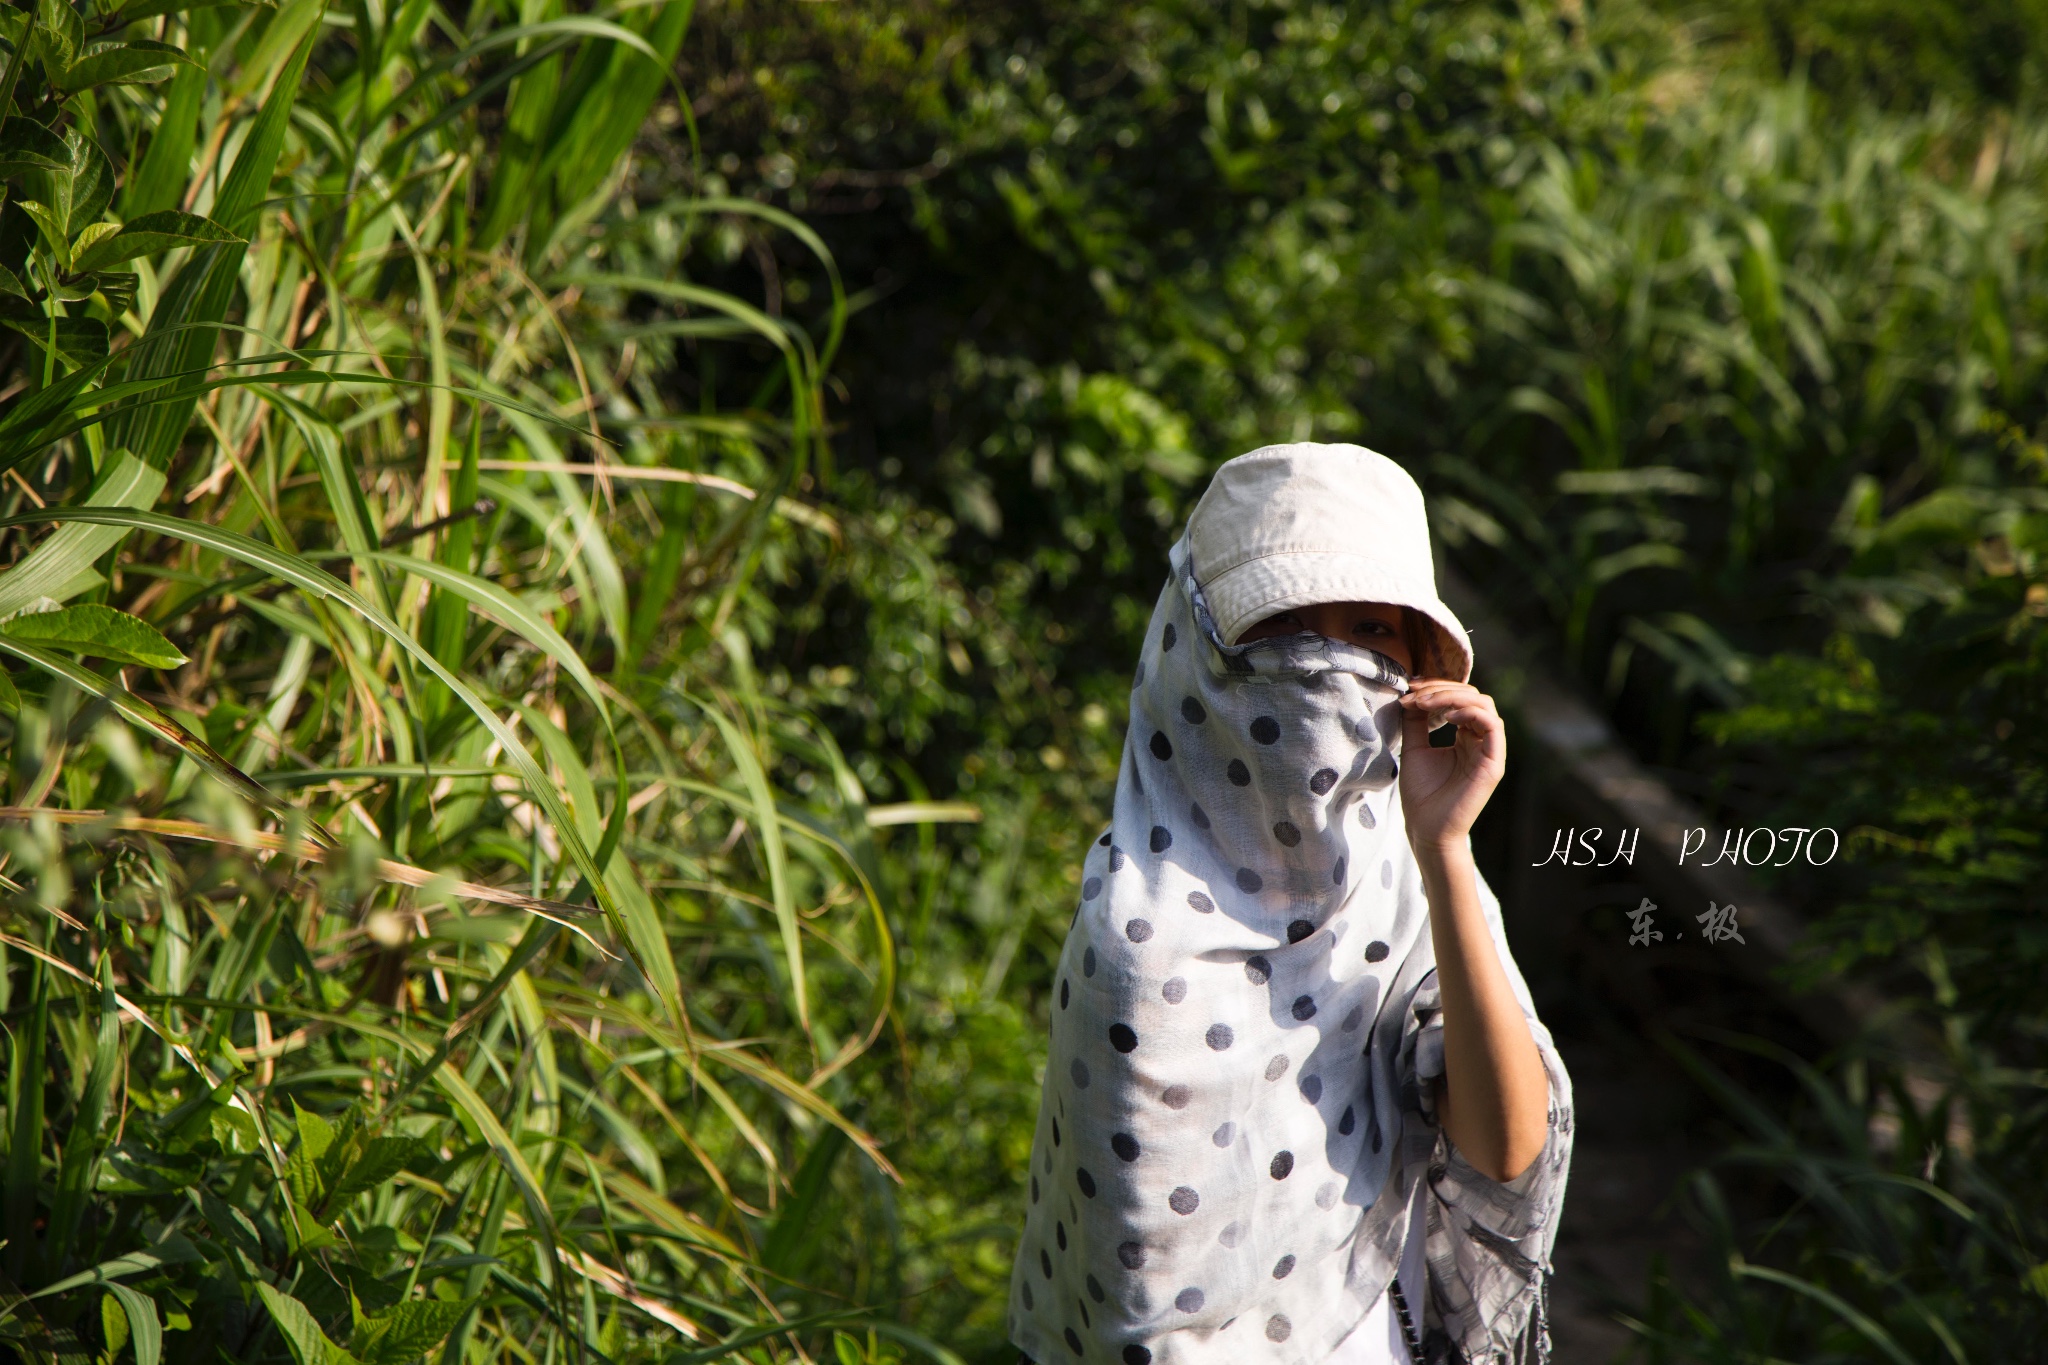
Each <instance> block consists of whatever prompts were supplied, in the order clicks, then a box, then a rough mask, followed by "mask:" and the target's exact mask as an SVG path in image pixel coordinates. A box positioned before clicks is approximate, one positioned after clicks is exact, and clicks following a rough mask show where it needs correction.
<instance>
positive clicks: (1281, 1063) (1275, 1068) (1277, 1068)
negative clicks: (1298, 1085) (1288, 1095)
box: [1266, 1052, 1293, 1081]
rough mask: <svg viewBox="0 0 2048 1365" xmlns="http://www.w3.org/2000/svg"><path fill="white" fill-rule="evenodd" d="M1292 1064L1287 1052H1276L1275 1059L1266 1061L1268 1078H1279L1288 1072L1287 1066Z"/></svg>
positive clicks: (1274, 1079) (1271, 1079)
mask: <svg viewBox="0 0 2048 1365" xmlns="http://www.w3.org/2000/svg"><path fill="white" fill-rule="evenodd" d="M1292 1065H1293V1063H1292V1062H1291V1061H1290V1060H1289V1059H1288V1056H1287V1054H1286V1053H1284V1052H1276V1053H1274V1054H1273V1059H1272V1060H1271V1061H1269V1062H1267V1063H1266V1079H1267V1080H1269V1081H1277V1080H1279V1079H1280V1078H1281V1077H1282V1076H1285V1075H1286V1074H1287V1068H1288V1067H1290V1066H1292Z"/></svg>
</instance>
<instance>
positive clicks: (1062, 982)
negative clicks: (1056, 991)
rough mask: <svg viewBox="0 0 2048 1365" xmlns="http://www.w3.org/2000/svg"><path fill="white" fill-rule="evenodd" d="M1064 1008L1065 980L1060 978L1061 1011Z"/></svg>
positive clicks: (1065, 1003) (1065, 1000)
mask: <svg viewBox="0 0 2048 1365" xmlns="http://www.w3.org/2000/svg"><path fill="white" fill-rule="evenodd" d="M1066 1007H1067V979H1066V978H1065V977H1061V978H1060V1008H1061V1009H1065V1008H1066Z"/></svg>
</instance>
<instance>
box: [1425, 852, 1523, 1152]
mask: <svg viewBox="0 0 2048 1365" xmlns="http://www.w3.org/2000/svg"><path fill="white" fill-rule="evenodd" d="M1416 856H1417V861H1418V862H1419V863H1420V864H1421V870H1422V884H1423V889H1424V891H1425V892H1427V894H1428V896H1429V919H1430V932H1431V937H1432V939H1433V940H1434V943H1435V946H1436V972H1437V988H1438V990H1439V992H1440V994H1441V996H1442V1004H1443V1013H1444V1078H1443V1091H1442V1093H1441V1095H1440V1096H1439V1098H1438V1101H1437V1115H1438V1117H1439V1118H1440V1119H1441V1121H1442V1123H1443V1129H1444V1133H1445V1135H1446V1136H1448V1137H1449V1138H1450V1140H1451V1141H1452V1142H1453V1143H1455V1144H1457V1147H1458V1150H1459V1151H1460V1152H1462V1153H1464V1156H1465V1160H1467V1161H1469V1162H1470V1163H1472V1165H1473V1166H1474V1167H1476V1168H1477V1169H1478V1170H1480V1171H1481V1172H1483V1173H1485V1174H1486V1175H1488V1176H1490V1177H1491V1178H1493V1179H1495V1180H1500V1181H1508V1180H1512V1179H1514V1178H1515V1177H1516V1176H1518V1175H1520V1174H1521V1173H1522V1172H1523V1171H1524V1170H1526V1169H1528V1166H1529V1163H1530V1162H1532V1161H1534V1160H1535V1159H1536V1158H1537V1157H1538V1156H1539V1155H1540V1154H1541V1153H1542V1151H1543V1144H1544V1141H1545V1139H1546V1137H1547V1136H1548V1129H1549V1122H1548V1119H1547V1117H1546V1115H1547V1114H1548V1112H1549V1105H1550V1081H1549V1078H1548V1076H1547V1075H1546V1074H1545V1072H1544V1070H1543V1057H1542V1055H1541V1054H1540V1053H1538V1052H1537V1050H1536V1040H1535V1039H1534V1038H1533V1037H1532V1036H1531V1035H1530V1033H1529V1022H1528V1020H1527V1019H1526V1018H1525V1017H1524V1016H1523V1014H1522V1007H1521V1005H1520V1003H1519V1002H1517V1001H1516V999H1515V993H1514V989H1513V987H1511V986H1510V985H1509V984H1508V978H1507V973H1506V971H1505V970H1503V969H1502V967H1501V963H1500V953H1499V952H1498V951H1497V950H1496V949H1495V947H1494V941H1493V934H1492V933H1491V932H1490V931H1489V930H1488V929H1487V927H1486V916H1485V913H1484V911H1482V910H1481V908H1480V905H1479V887H1478V882H1477V878H1476V876H1475V873H1474V869H1473V864H1472V850H1471V846H1470V845H1469V844H1468V843H1466V842H1465V841H1464V840H1462V839H1461V840H1458V841H1457V842H1456V843H1455V844H1452V845H1449V846H1446V847H1436V846H1431V847H1427V848H1418V849H1417V850H1416Z"/></svg>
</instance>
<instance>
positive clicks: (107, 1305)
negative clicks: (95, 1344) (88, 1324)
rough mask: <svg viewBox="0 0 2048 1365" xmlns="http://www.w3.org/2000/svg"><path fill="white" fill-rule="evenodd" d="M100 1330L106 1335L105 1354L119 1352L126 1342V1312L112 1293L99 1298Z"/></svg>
mask: <svg viewBox="0 0 2048 1365" xmlns="http://www.w3.org/2000/svg"><path fill="white" fill-rule="evenodd" d="M100 1331H101V1332H102V1333H104V1334H105V1335H106V1340H107V1354H108V1355H109V1356H117V1355H119V1354H121V1348H122V1347H124V1346H126V1345H127V1344H128V1313H127V1310H126V1309H124V1308H122V1307H121V1301H120V1300H119V1299H117V1298H115V1297H114V1296H113V1295H112V1294H108V1295H105V1296H103V1297H102V1298H101V1299H100Z"/></svg>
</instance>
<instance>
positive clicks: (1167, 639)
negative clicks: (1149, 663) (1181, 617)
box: [1159, 621, 1180, 654]
mask: <svg viewBox="0 0 2048 1365" xmlns="http://www.w3.org/2000/svg"><path fill="white" fill-rule="evenodd" d="M1179 638H1180V632H1179V631H1177V630H1175V629H1174V628H1173V622H1171V621H1168V622H1167V623H1166V629H1165V630H1162V631H1160V632H1159V652H1160V653H1162V654H1164V653H1165V652H1166V651H1167V650H1170V649H1172V648H1173V642H1174V641H1175V640H1178V639H1179Z"/></svg>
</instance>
